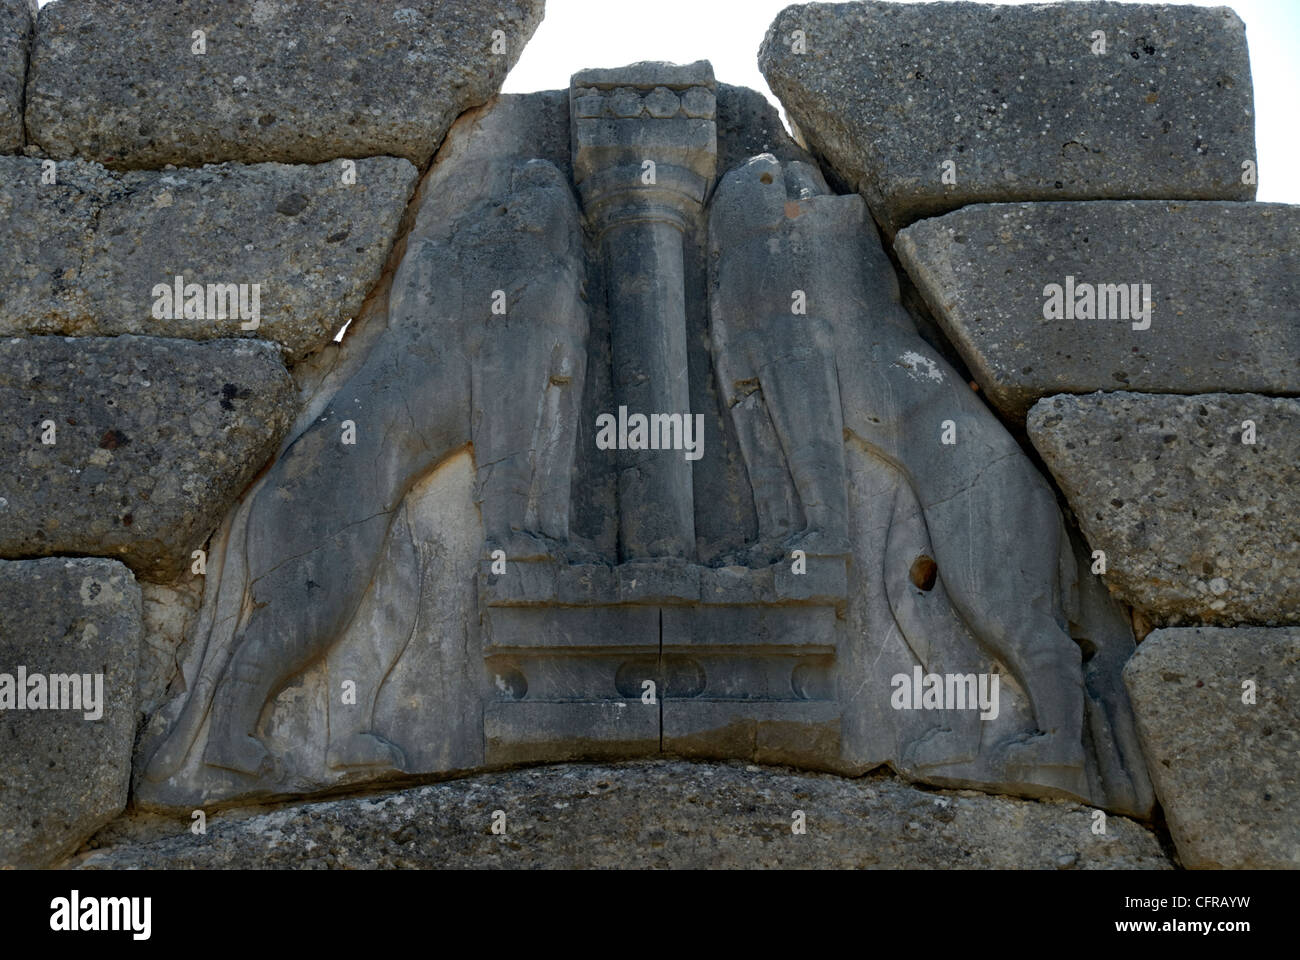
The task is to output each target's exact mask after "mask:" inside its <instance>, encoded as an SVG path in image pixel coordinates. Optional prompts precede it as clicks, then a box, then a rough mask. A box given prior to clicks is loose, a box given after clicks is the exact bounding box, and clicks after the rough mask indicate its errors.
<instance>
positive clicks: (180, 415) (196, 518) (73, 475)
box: [0, 336, 294, 581]
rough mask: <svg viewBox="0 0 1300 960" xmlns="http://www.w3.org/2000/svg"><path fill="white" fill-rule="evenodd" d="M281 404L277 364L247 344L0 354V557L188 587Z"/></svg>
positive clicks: (268, 444) (285, 393)
mask: <svg viewBox="0 0 1300 960" xmlns="http://www.w3.org/2000/svg"><path fill="white" fill-rule="evenodd" d="M292 397H293V384H292V381H291V380H290V378H289V375H288V374H287V373H286V372H285V369H284V366H283V365H282V364H281V363H280V358H279V353H278V351H277V350H276V348H275V346H274V345H273V344H269V343H264V342H260V341H243V340H215V341H211V342H208V343H192V342H189V341H185V340H165V339H161V338H157V337H132V336H123V337H104V338H100V337H87V338H71V337H29V338H23V339H9V340H4V341H0V424H3V427H0V555H3V556H5V557H24V556H39V555H43V554H54V553H68V554H91V555H99V556H105V555H107V556H112V557H116V558H117V559H120V560H122V561H123V562H124V563H126V564H127V566H129V567H131V568H132V570H134V571H135V572H136V574H137V575H138V576H140V577H141V578H143V579H148V580H157V581H168V580H172V579H175V578H176V577H178V576H180V575H182V574H188V571H189V569H190V565H191V559H190V554H191V552H192V551H193V550H196V549H198V548H200V547H202V546H203V542H204V540H206V539H207V536H208V534H209V533H210V532H211V531H212V529H213V528H214V527H215V526H216V525H217V522H218V521H219V520H220V519H221V517H222V515H223V514H224V513H225V511H226V509H227V508H228V507H229V506H230V503H231V502H232V501H233V499H234V498H235V496H236V495H238V494H239V492H240V491H241V490H243V488H244V487H245V486H246V485H247V484H248V482H249V481H250V480H251V479H252V478H253V476H254V475H255V474H256V473H257V472H258V471H259V470H260V469H261V468H262V465H263V464H264V463H265V462H266V459H267V458H268V457H269V456H270V455H271V454H272V453H274V452H275V450H276V448H277V446H278V445H279V443H280V440H281V439H282V438H283V437H284V434H285V432H286V431H287V430H288V428H289V424H290V422H291V421H292V419H293V415H294V410H293V404H292ZM46 441H53V442H46Z"/></svg>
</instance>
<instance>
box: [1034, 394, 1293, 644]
mask: <svg viewBox="0 0 1300 960" xmlns="http://www.w3.org/2000/svg"><path fill="white" fill-rule="evenodd" d="M1247 421H1249V424H1247ZM1028 428H1029V436H1030V438H1031V439H1032V440H1033V442H1034V446H1036V447H1037V448H1038V450H1039V452H1040V453H1042V455H1043V459H1044V461H1045V462H1046V463H1047V466H1048V468H1049V469H1050V470H1051V471H1052V473H1053V475H1055V477H1056V480H1057V482H1058V483H1059V484H1060V487H1061V489H1062V491H1064V493H1065V495H1066V497H1067V499H1068V500H1069V501H1070V504H1071V506H1073V507H1074V511H1075V514H1076V515H1077V516H1078V519H1079V525H1080V527H1081V528H1082V529H1083V532H1084V534H1085V536H1087V538H1088V542H1089V543H1090V544H1091V545H1092V548H1093V549H1094V550H1102V551H1104V552H1105V554H1106V573H1105V578H1106V581H1107V583H1108V584H1109V585H1110V587H1111V589H1112V591H1114V592H1116V593H1118V595H1119V596H1120V598H1121V599H1122V600H1124V602H1125V603H1128V604H1130V605H1131V606H1134V607H1137V608H1139V609H1141V610H1142V611H1143V613H1144V614H1146V616H1147V617H1148V619H1150V621H1151V622H1152V623H1156V624H1160V625H1167V626H1168V625H1177V624H1190V623H1205V624H1222V625H1231V624H1239V623H1249V624H1262V625H1266V626H1272V625H1277V624H1285V623H1300V400H1291V399H1283V398H1277V397H1260V396H1254V395H1251V394H1203V395H1200V396H1190V397H1177V396H1160V395H1152V394H1140V393H1113V394H1092V395H1089V396H1083V397H1073V396H1059V397H1051V398H1049V399H1047V400H1042V401H1039V402H1038V403H1037V404H1035V405H1034V408H1033V410H1032V411H1030V414H1029V421H1028ZM1252 431H1253V433H1252ZM1252 440H1253V442H1250V441H1252Z"/></svg>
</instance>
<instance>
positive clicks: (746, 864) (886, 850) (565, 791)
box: [80, 761, 1169, 870]
mask: <svg viewBox="0 0 1300 960" xmlns="http://www.w3.org/2000/svg"><path fill="white" fill-rule="evenodd" d="M497 810H501V811H504V813H505V826H506V832H505V833H504V834H499V835H496V834H493V833H492V822H493V812H494V811H497ZM796 810H802V811H803V812H804V817H805V821H806V826H807V832H806V833H805V834H795V833H794V832H793V831H792V830H791V825H792V823H793V822H794V819H793V815H794V811H796ZM1092 822H1093V817H1092V811H1091V810H1090V809H1089V808H1087V807H1083V806H1080V805H1077V804H1073V803H1066V802H1059V801H1058V802H1038V803H1036V802H1031V801H1024V800H1013V799H1009V798H1007V797H997V796H987V795H983V794H977V793H971V792H936V791H922V790H918V789H916V788H914V787H910V786H907V785H905V784H903V783H901V782H900V781H898V780H896V779H894V778H893V777H890V776H873V777H869V778H866V779H862V780H846V779H843V778H840V777H835V776H828V775H816V774H796V773H791V772H788V771H782V770H779V769H764V768H759V767H754V766H748V767H747V766H743V765H741V764H703V763H688V762H684V761H658V762H636V763H626V764H618V765H613V766H588V765H560V766H553V767H542V768H534V769H530V770H517V771H513V772H507V773H494V774H488V775H484V776H478V777H473V778H470V779H464V780H457V781H451V782H448V783H440V784H435V785H432V786H426V787H419V788H416V789H412V790H405V791H402V792H399V793H392V794H386V795H382V796H369V797H355V798H348V799H342V800H335V801H330V802H326V803H317V804H313V805H311V806H306V807H286V808H284V809H281V810H277V811H274V812H271V813H263V814H260V815H256V816H252V817H249V818H239V817H238V816H231V817H216V816H210V817H209V819H208V824H207V829H208V832H207V835H206V836H203V837H195V836H193V835H192V834H191V833H190V832H189V821H188V820H184V821H181V820H176V821H171V822H169V823H166V824H164V825H161V826H157V827H154V828H153V833H154V836H153V837H152V838H145V837H139V836H136V837H134V838H132V837H131V835H130V833H129V828H123V829H120V830H116V831H115V830H113V829H110V830H108V831H105V832H104V833H103V834H101V835H100V836H99V837H97V838H96V840H95V843H96V844H97V845H99V846H100V847H101V849H99V850H96V851H94V852H93V853H91V854H89V855H88V856H86V857H84V858H82V859H81V860H80V865H82V866H84V867H86V868H88V869H112V868H119V869H120V868H140V867H144V868H172V869H175V868H192V867H199V868H205V869H206V868H278V869H311V868H317V869H329V868H333V869H339V868H353V869H357V868H360V869H379V868H404V867H441V868H449V867H458V868H507V867H514V868H551V869H577V868H592V867H605V868H624V869H645V868H673V869H706V868H713V869H717V868H724V869H737V868H756V867H765V868H786V869H789V868H823V869H827V868H838V869H845V868H892V869H901V868H913V869H916V868H953V867H959V868H968V869H986V868H1011V867H1018V868H1033V869H1048V870H1050V869H1166V868H1167V867H1168V866H1169V863H1168V861H1167V860H1166V858H1165V857H1164V856H1163V854H1162V853H1161V850H1160V844H1159V842H1158V841H1157V839H1156V837H1155V836H1154V835H1153V834H1152V833H1150V832H1149V831H1147V830H1146V829H1144V828H1143V827H1141V826H1139V825H1138V824H1136V823H1134V822H1133V821H1131V820H1126V819H1124V818H1122V817H1110V818H1109V819H1108V820H1107V821H1106V833H1105V834H1104V835H1096V834H1093V833H1092V830H1091V827H1092Z"/></svg>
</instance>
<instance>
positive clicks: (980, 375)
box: [894, 201, 1300, 420]
mask: <svg viewBox="0 0 1300 960" xmlns="http://www.w3.org/2000/svg"><path fill="white" fill-rule="evenodd" d="M894 249H895V250H896V251H897V252H898V255H899V258H900V259H901V261H902V263H903V266H904V267H905V268H906V270H907V272H908V274H909V275H910V276H911V277H912V279H913V281H914V282H915V283H916V285H917V287H918V288H919V289H920V290H921V293H922V295H923V296H924V297H925V300H926V302H927V303H928V304H929V306H930V309H931V310H932V311H933V312H934V315H935V316H936V317H937V318H938V320H939V323H940V325H941V326H942V327H943V329H944V332H945V333H946V334H947V335H948V337H949V339H950V340H952V342H953V343H954V344H955V345H956V346H957V349H958V350H960V351H961V354H962V356H963V358H964V359H965V360H966V362H967V363H968V364H969V365H970V369H971V372H972V373H973V374H974V375H975V378H976V379H977V380H978V381H979V384H980V387H981V388H982V389H983V390H984V392H985V394H986V396H988V398H989V400H990V401H992V402H993V403H994V404H995V405H996V406H997V407H998V409H1000V410H1001V411H1002V412H1003V413H1005V414H1006V415H1007V416H1008V417H1012V418H1014V419H1016V420H1020V419H1023V418H1024V415H1025V413H1026V411H1028V409H1029V407H1030V406H1032V405H1033V403H1034V401H1035V400H1037V399H1039V398H1040V397H1044V396H1050V395H1051V394H1054V393H1091V392H1092V391H1094V390H1142V391H1148V392H1151V393H1210V392H1213V391H1215V390H1230V391H1233V392H1237V391H1241V392H1246V391H1251V392H1256V393H1300V206H1290V205H1287V204H1281V203H1218V202H1192V203H1169V202H1160V201H1128V202H1125V201H1097V202H1093V203H1021V204H981V205H979V206H974V207H967V208H965V209H963V210H958V211H956V212H954V213H949V214H947V215H946V216H943V217H938V218H935V219H932V220H923V221H921V222H920V223H916V224H913V225H912V226H910V227H908V228H907V229H906V230H903V231H901V232H900V233H899V234H898V237H897V239H896V240H895V243H894ZM1069 278H1073V279H1069ZM1049 284H1055V285H1056V287H1059V288H1060V290H1059V294H1058V293H1057V291H1056V290H1054V289H1049ZM1134 285H1136V288H1135V286H1134ZM1144 285H1145V286H1144ZM1148 296H1149V298H1150V304H1151V309H1150V311H1149V313H1148V312H1147V311H1146V309H1145V304H1146V300H1147V298H1148ZM1125 301H1127V309H1125V306H1126V303H1125ZM1048 316H1050V317H1051V319H1048ZM1148 324H1149V325H1148Z"/></svg>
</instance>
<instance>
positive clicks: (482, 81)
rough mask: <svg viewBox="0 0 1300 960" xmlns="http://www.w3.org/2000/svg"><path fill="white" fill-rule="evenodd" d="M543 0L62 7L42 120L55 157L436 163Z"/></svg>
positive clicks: (38, 93)
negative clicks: (199, 45) (447, 137)
mask: <svg viewBox="0 0 1300 960" xmlns="http://www.w3.org/2000/svg"><path fill="white" fill-rule="evenodd" d="M543 6H544V3H543V0H502V2H493V3H481V2H478V0H367V2H366V3H364V4H362V5H360V6H359V5H358V4H356V3H355V2H353V0H258V2H256V3H252V4H246V3H227V2H222V0H177V2H169V3H167V4H158V3H155V2H154V0H79V2H77V3H55V4H51V5H50V6H48V7H46V8H45V9H43V10H42V11H41V15H40V20H39V24H38V28H37V35H36V44H35V48H34V50H33V52H32V63H31V74H30V78H29V80H28V86H27V129H28V131H29V134H30V137H31V140H32V142H34V143H35V144H37V145H38V146H39V147H40V148H41V149H42V150H44V151H45V152H46V153H47V154H48V155H49V156H53V157H58V158H67V157H73V156H77V157H82V158H84V159H88V160H98V161H100V162H101V163H104V164H107V165H109V166H113V167H119V168H130V167H134V168H147V167H161V166H163V165H164V164H168V163H174V164H177V165H180V166H198V165H200V164H204V163H217V162H221V161H225V160H238V161H243V162H247V163H255V162H260V161H278V162H281V163H319V162H322V161H325V160H332V159H335V158H337V157H370V156H378V155H384V154H386V155H391V156H396V157H405V158H406V159H407V160H410V161H411V162H412V163H414V164H415V165H416V166H421V167H422V166H424V164H426V163H427V162H428V160H429V158H430V157H431V156H432V155H433V152H434V150H435V149H437V147H438V144H439V143H440V142H441V141H442V138H443V135H444V134H445V133H446V132H447V129H448V128H449V127H450V126H451V124H452V121H454V120H455V119H456V117H457V116H459V115H460V114H461V113H462V112H464V111H465V110H466V109H468V108H470V107H474V106H478V105H480V104H482V103H484V102H485V101H486V100H488V99H489V98H490V97H491V96H492V95H493V94H495V93H496V92H497V91H498V90H499V89H500V88H501V83H502V82H503V81H504V80H505V76H506V73H507V72H508V71H509V70H510V68H511V67H512V66H514V64H515V62H516V61H517V60H518V59H519V55H520V53H521V52H522V50H523V47H524V44H525V43H526V42H527V41H528V39H529V38H530V37H531V36H532V33H533V31H534V30H535V29H536V28H537V25H538V23H540V22H541V19H542V11H543ZM196 30H202V31H204V43H205V50H206V52H205V53H203V54H197V53H195V52H193V51H194V49H195V43H196V40H195V39H194V38H193V33H194V31H196ZM498 31H499V34H497V32H498ZM494 42H495V43H497V44H498V46H497V49H500V50H502V52H500V53H494V52H493V49H494Z"/></svg>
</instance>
